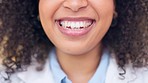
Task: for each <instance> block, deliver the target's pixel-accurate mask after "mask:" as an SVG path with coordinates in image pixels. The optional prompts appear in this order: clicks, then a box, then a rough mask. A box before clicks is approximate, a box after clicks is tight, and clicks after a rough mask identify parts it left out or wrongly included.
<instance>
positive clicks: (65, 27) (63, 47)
mask: <svg viewBox="0 0 148 83" xmlns="http://www.w3.org/2000/svg"><path fill="white" fill-rule="evenodd" d="M113 12H114V0H40V2H39V15H40V20H41V23H42V26H43V29H44V31H45V33H46V34H47V36H48V38H49V39H50V40H51V42H52V43H53V44H54V45H55V47H56V48H57V49H58V50H59V51H61V52H63V53H68V54H73V55H74V54H83V53H87V52H89V51H91V50H93V49H96V48H98V46H100V44H101V40H102V38H103V36H104V35H105V33H106V32H107V30H108V29H109V27H110V25H111V21H112V18H113Z"/></svg>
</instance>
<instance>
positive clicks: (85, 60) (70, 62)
mask: <svg viewBox="0 0 148 83" xmlns="http://www.w3.org/2000/svg"><path fill="white" fill-rule="evenodd" d="M101 49H102V46H101V45H100V46H98V47H96V48H94V49H93V50H91V51H90V52H88V53H85V54H81V55H69V54H66V53H62V52H60V51H57V57H58V60H59V63H60V66H61V68H62V69H63V71H64V72H65V73H66V74H67V75H68V78H69V79H70V80H72V82H73V83H87V82H88V80H89V79H90V78H91V77H92V75H93V74H94V73H95V71H96V69H97V67H98V65H99V62H100V58H101V55H102V50H101ZM83 80H84V81H83ZM78 81H79V82H78ZM82 81H83V82H82Z"/></svg>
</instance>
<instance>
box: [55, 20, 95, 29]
mask: <svg viewBox="0 0 148 83" xmlns="http://www.w3.org/2000/svg"><path fill="white" fill-rule="evenodd" d="M58 23H59V25H60V26H61V27H63V28H64V29H71V30H82V29H86V28H88V27H90V26H91V25H92V24H93V20H84V21H67V20H59V22H58Z"/></svg>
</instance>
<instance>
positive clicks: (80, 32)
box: [56, 21, 95, 36]
mask: <svg viewBox="0 0 148 83" xmlns="http://www.w3.org/2000/svg"><path fill="white" fill-rule="evenodd" d="M56 24H57V25H58V29H59V31H60V32H61V33H63V34H65V35H67V36H83V35H86V34H87V33H89V32H90V31H91V29H92V27H93V26H94V24H95V21H94V22H93V23H92V25H91V26H89V27H87V28H85V29H81V30H72V29H65V28H63V27H61V26H60V25H59V23H58V22H56Z"/></svg>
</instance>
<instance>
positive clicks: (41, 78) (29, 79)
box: [0, 60, 54, 83]
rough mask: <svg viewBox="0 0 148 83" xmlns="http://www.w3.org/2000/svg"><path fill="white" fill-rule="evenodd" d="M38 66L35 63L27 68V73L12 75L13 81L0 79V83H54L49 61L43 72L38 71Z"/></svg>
mask: <svg viewBox="0 0 148 83" xmlns="http://www.w3.org/2000/svg"><path fill="white" fill-rule="evenodd" d="M37 65H38V63H36V62H35V63H33V64H31V65H30V66H29V67H28V68H27V71H24V72H16V73H14V74H12V75H11V76H10V80H11V81H7V80H5V79H3V80H1V79H0V83H54V80H53V76H52V73H51V70H50V67H49V61H48V60H47V61H46V64H45V67H44V69H43V70H42V71H37V70H36V67H37ZM0 78H1V75H0ZM1 81H2V82H1Z"/></svg>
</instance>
